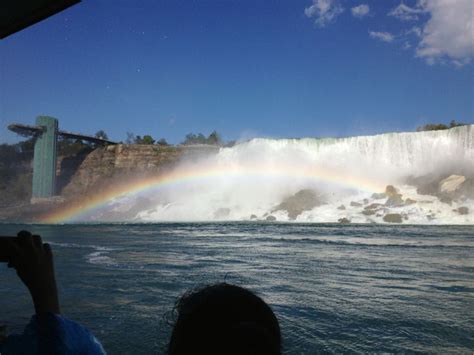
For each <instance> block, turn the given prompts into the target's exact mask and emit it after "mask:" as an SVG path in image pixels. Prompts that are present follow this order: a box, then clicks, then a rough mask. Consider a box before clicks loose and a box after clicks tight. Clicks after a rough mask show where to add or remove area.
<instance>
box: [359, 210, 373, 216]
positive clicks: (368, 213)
mask: <svg viewBox="0 0 474 355" xmlns="http://www.w3.org/2000/svg"><path fill="white" fill-rule="evenodd" d="M362 214H363V215H365V216H372V215H373V214H375V211H374V210H363V211H362Z"/></svg>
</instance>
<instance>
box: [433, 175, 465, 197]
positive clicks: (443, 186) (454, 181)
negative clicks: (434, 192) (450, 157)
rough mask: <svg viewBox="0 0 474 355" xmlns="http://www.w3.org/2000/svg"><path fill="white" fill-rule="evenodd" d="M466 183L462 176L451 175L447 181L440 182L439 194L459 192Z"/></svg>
mask: <svg viewBox="0 0 474 355" xmlns="http://www.w3.org/2000/svg"><path fill="white" fill-rule="evenodd" d="M464 181H466V177H465V176H462V175H450V176H448V177H447V178H446V179H443V180H441V181H440V182H439V192H441V193H442V194H450V193H453V192H455V191H456V190H458V189H459V188H460V187H461V185H462V184H463V183H464Z"/></svg>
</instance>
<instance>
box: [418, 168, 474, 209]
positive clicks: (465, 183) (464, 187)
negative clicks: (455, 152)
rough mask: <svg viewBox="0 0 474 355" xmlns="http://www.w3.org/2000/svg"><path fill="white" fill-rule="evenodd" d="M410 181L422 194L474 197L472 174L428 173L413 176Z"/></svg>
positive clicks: (452, 197) (446, 196) (451, 197)
mask: <svg viewBox="0 0 474 355" xmlns="http://www.w3.org/2000/svg"><path fill="white" fill-rule="evenodd" d="M409 183H410V184H412V185H414V186H416V187H417V189H416V191H417V192H418V193H419V194H420V195H432V196H437V197H438V198H450V199H451V200H456V199H459V198H474V177H473V176H470V175H469V176H465V175H455V174H452V175H449V176H446V175H445V176H439V175H426V176H422V177H418V178H412V179H411V180H410V182H409ZM446 201H447V200H446ZM446 203H448V202H446ZM448 204H449V203H448Z"/></svg>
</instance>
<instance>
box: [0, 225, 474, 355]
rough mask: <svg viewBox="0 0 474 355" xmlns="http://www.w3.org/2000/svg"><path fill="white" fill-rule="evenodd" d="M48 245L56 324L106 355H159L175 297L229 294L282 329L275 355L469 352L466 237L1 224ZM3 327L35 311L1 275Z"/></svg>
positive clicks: (351, 230)
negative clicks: (233, 291) (90, 337)
mask: <svg viewBox="0 0 474 355" xmlns="http://www.w3.org/2000/svg"><path fill="white" fill-rule="evenodd" d="M0 229H1V234H4V235H5V234H13V233H16V232H17V231H18V230H20V229H29V230H31V231H33V232H35V233H38V234H41V235H42V236H43V238H44V239H45V240H46V241H48V242H50V243H51V244H52V245H53V251H54V254H55V261H56V269H57V277H58V283H59V289H60V297H61V304H62V310H63V313H64V314H65V315H66V316H67V317H69V318H71V319H73V320H76V321H78V322H79V323H81V324H83V325H85V326H87V327H88V328H89V329H91V330H92V332H93V333H94V334H95V335H96V336H97V337H98V338H99V339H100V340H101V342H102V343H103V345H104V347H105V349H106V350H107V352H108V353H109V354H150V353H157V354H161V353H165V351H166V344H167V341H168V339H169V335H170V332H171V326H170V322H172V318H173V317H172V312H171V310H172V308H173V305H174V302H175V301H176V299H177V298H178V297H179V295H181V294H182V293H183V292H184V291H186V290H188V289H190V288H194V287H198V286H202V285H205V284H209V283H215V282H223V281H226V282H229V283H235V284H238V285H241V286H244V287H248V288H250V289H251V290H253V291H255V292H256V293H257V294H259V295H260V296H262V297H263V298H264V299H265V300H266V301H267V302H268V303H269V304H270V305H271V306H272V308H273V309H274V311H275V313H276V314H277V317H278V319H279V321H280V325H281V328H282V333H283V341H284V344H283V346H284V353H286V354H314V353H318V352H336V353H340V352H396V353H400V352H436V353H445V352H453V353H459V352H464V353H471V352H473V351H474V257H473V255H474V227H473V226H419V225H418V226H408V225H403V226H402V225H396V226H390V225H344V226H341V225H335V224H281V223H273V224H272V223H205V224H203V223H187V224H184V223H183V224H172V223H168V224H135V225H132V224H124V225H119V224H96V225H91V224H89V225H58V226H51V225H28V226H23V225H12V224H3V225H1V226H0ZM0 284H1V285H2V287H1V288H0V323H3V324H7V325H8V327H9V330H10V332H18V331H21V329H22V327H23V326H24V325H25V324H26V323H27V322H28V319H29V317H30V316H31V314H32V312H33V307H32V305H31V303H30V300H29V298H28V294H27V291H26V289H25V288H24V286H23V285H21V283H20V281H19V280H17V278H16V276H15V274H14V272H13V271H12V270H11V269H7V268H6V266H5V268H3V267H2V268H1V270H0Z"/></svg>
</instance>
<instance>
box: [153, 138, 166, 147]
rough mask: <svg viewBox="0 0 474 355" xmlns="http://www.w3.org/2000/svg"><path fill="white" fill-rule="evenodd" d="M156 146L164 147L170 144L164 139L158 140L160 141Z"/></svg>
mask: <svg viewBox="0 0 474 355" xmlns="http://www.w3.org/2000/svg"><path fill="white" fill-rule="evenodd" d="M156 144H158V145H163V146H165V145H169V144H168V142H167V141H166V139H164V138H160V139H158V141H157V142H156Z"/></svg>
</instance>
